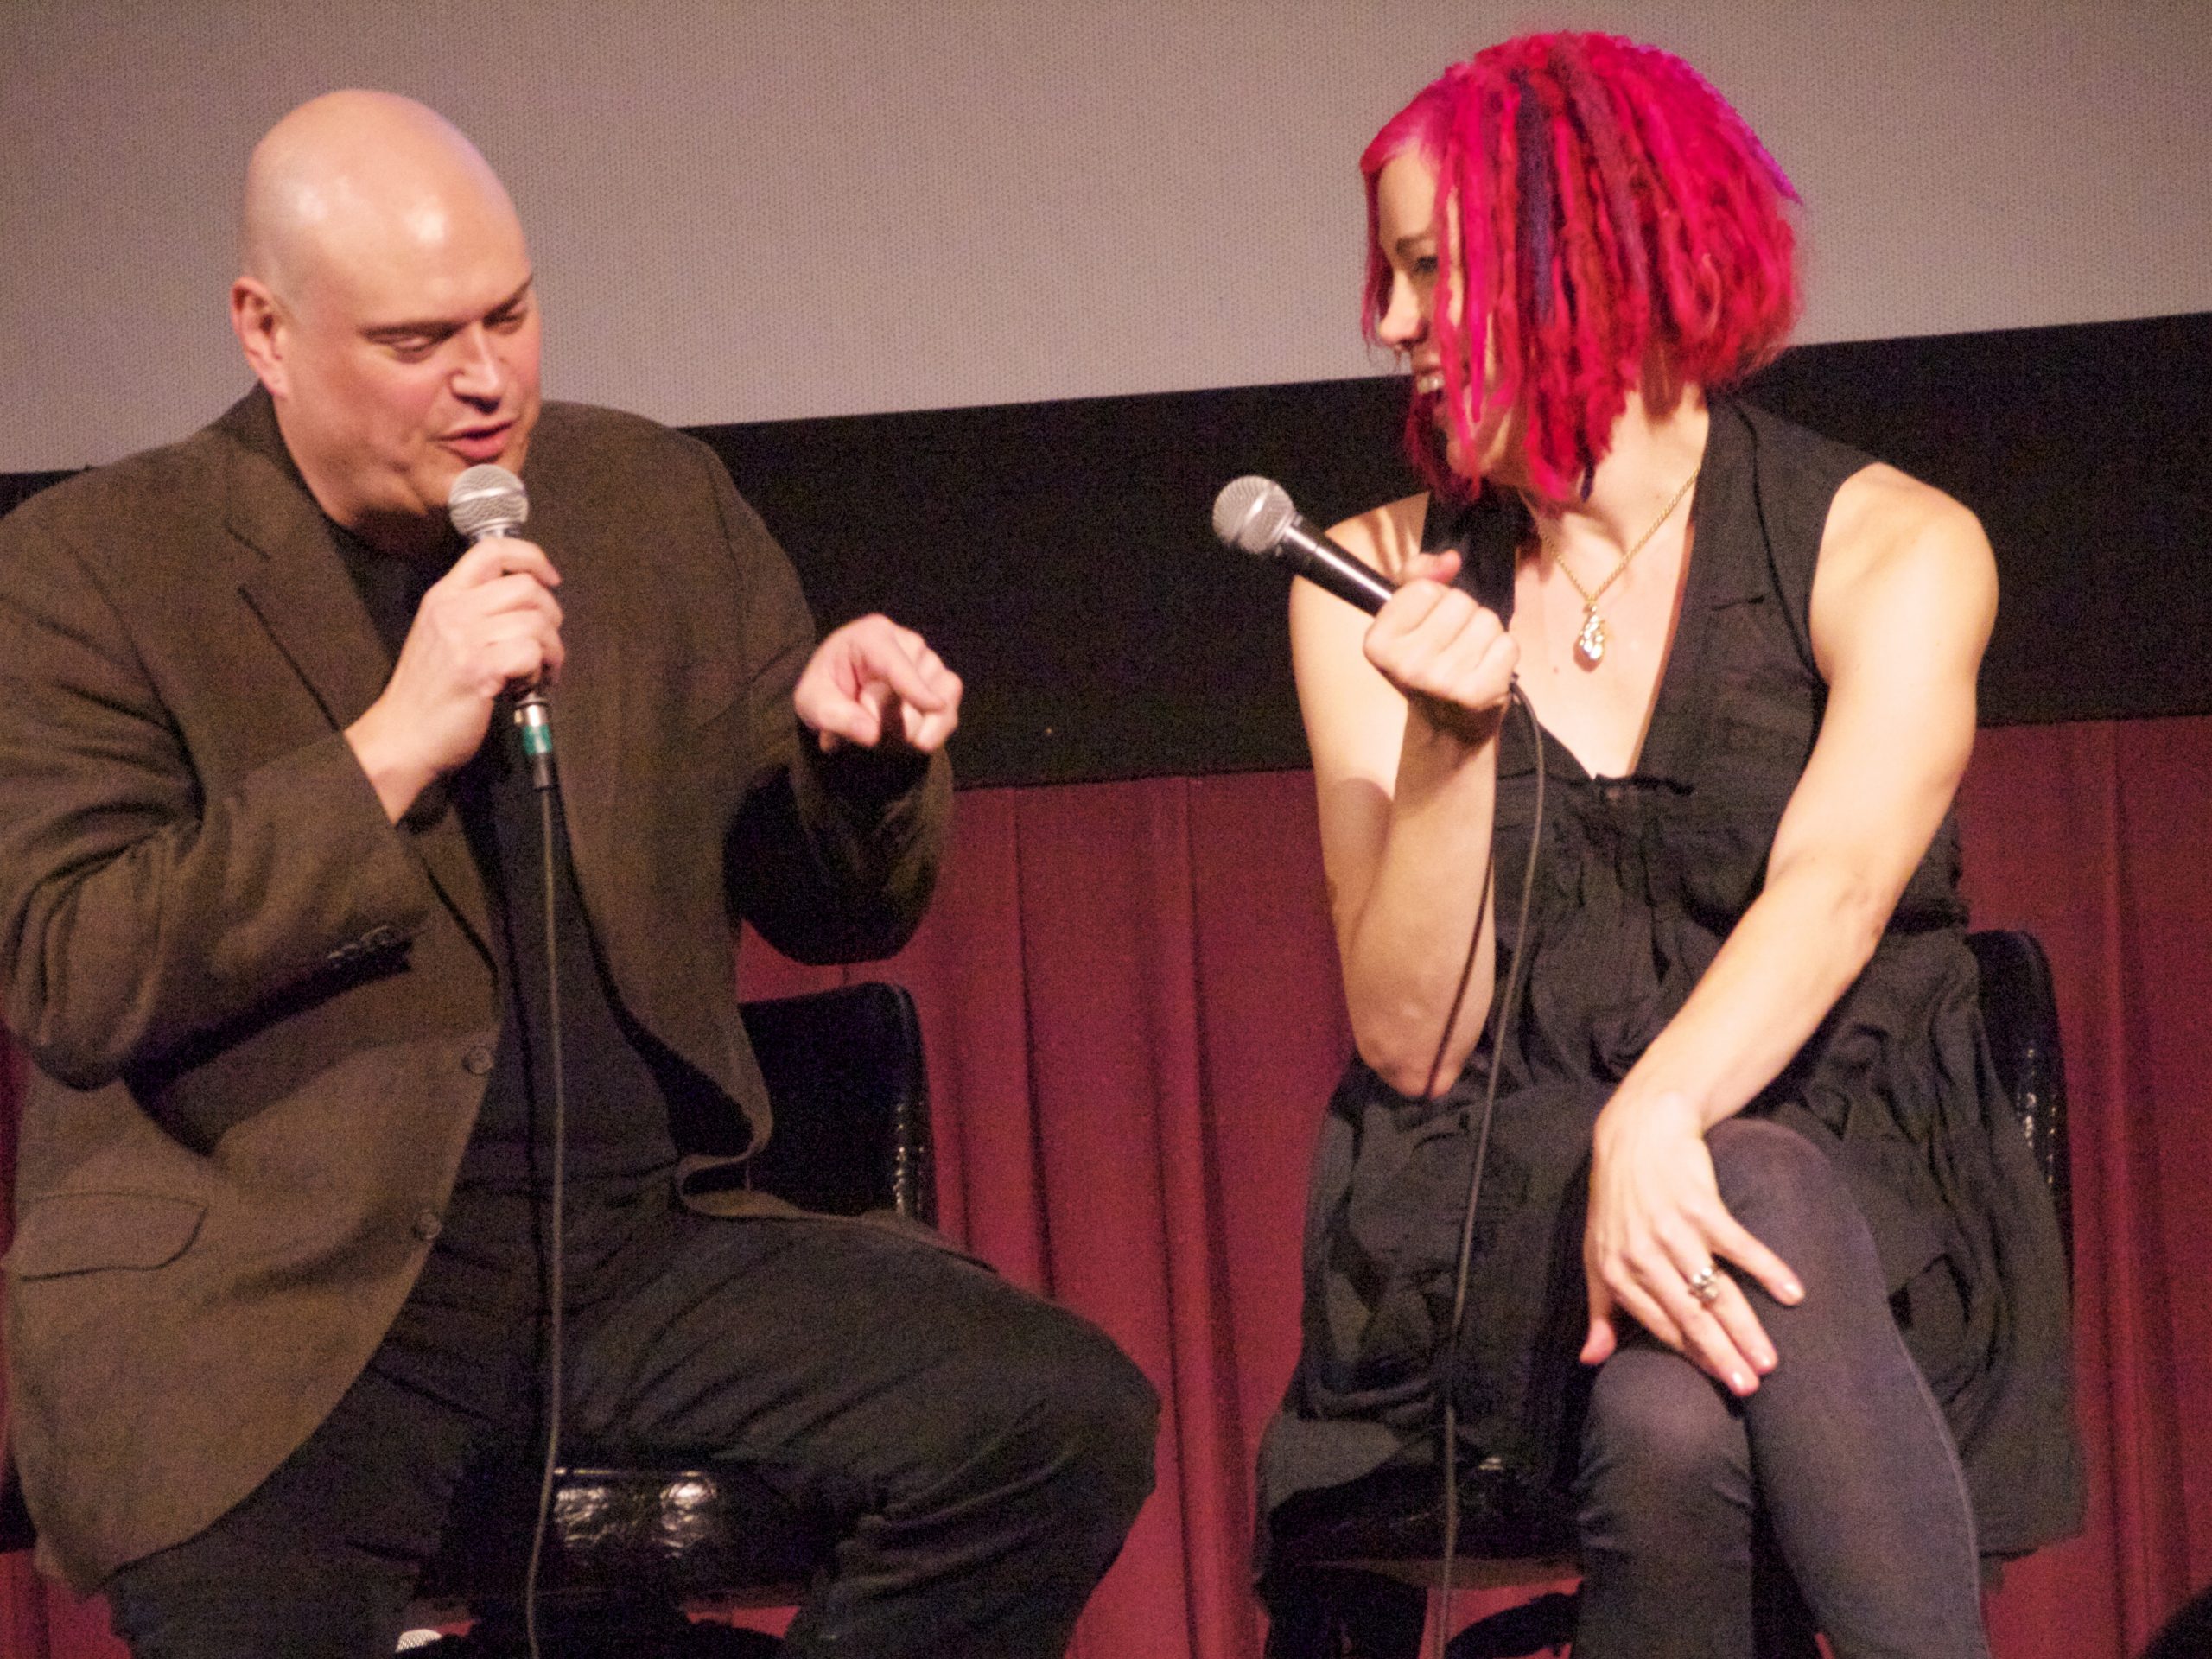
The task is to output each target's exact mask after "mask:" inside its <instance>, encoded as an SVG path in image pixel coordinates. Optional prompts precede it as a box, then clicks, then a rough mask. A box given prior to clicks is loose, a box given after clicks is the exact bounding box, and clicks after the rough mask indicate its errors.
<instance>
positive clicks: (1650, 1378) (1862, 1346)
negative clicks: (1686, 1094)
mask: <svg viewBox="0 0 2212 1659" xmlns="http://www.w3.org/2000/svg"><path fill="white" fill-rule="evenodd" d="M1707 1144H1708V1145H1709V1146H1710V1147H1711V1148H1712V1152H1713V1166H1714V1168H1715V1170H1716V1171H1717V1173H1718V1174H1719V1181H1720V1194H1721V1198H1722V1200H1723V1201H1724V1202H1725V1203H1726V1205H1727V1206H1728V1208H1729V1210H1730V1211H1731V1213H1732V1214H1733V1215H1734V1216H1735V1217H1736V1218H1737V1219H1738V1221H1740V1222H1742V1223H1743V1224H1744V1225H1745V1227H1747V1228H1749V1229H1750V1230H1751V1232H1752V1233H1753V1234H1754V1235H1755V1236H1757V1237H1758V1238H1760V1239H1761V1240H1763V1241H1764V1242H1765V1243H1766V1244H1767V1245H1768V1246H1769V1247H1770V1248H1771V1249H1773V1250H1774V1251H1775V1252H1776V1254H1777V1255H1780V1256H1781V1257H1782V1258H1783V1261H1785V1262H1789V1265H1790V1267H1791V1268H1793V1269H1794V1270H1795V1271H1796V1274H1797V1275H1798V1277H1799V1279H1800V1280H1801V1281H1802V1282H1803V1284H1804V1286H1805V1290H1806V1295H1805V1300H1803V1301H1802V1302H1801V1303H1799V1304H1798V1305H1797V1306H1796V1307H1783V1306H1780V1305H1779V1304H1777V1303H1776V1302H1775V1301H1774V1300H1772V1299H1771V1298H1770V1297H1769V1296H1768V1295H1767V1294H1765V1293H1764V1291H1762V1290H1761V1289H1759V1288H1758V1286H1757V1285H1756V1284H1754V1283H1752V1282H1751V1281H1749V1280H1747V1279H1744V1278H1742V1277H1741V1276H1740V1275H1739V1276H1738V1282H1739V1283H1740V1284H1742V1285H1743V1287H1744V1290H1745V1294H1746V1295H1747V1296H1748V1297H1749V1298H1750V1299H1751V1306H1752V1308H1753V1309H1754V1311H1756V1312H1757V1313H1758V1316H1759V1319H1760V1321H1761V1322H1762V1323H1763V1324H1764V1325H1765V1326H1766V1329H1767V1332H1768V1334H1769V1335H1770V1336H1771V1337H1772V1338H1773V1339H1774V1344H1775V1348H1776V1350H1777V1352H1778V1353H1779V1355H1780V1356H1781V1360H1782V1363H1781V1364H1780V1365H1778V1366H1777V1368H1776V1369H1775V1370H1774V1371H1773V1373H1772V1374H1771V1375H1770V1376H1767V1377H1766V1378H1764V1380H1763V1381H1762V1382H1761V1383H1760V1385H1759V1387H1758V1390H1757V1391H1756V1392H1754V1393H1753V1394H1752V1395H1751V1397H1750V1398H1749V1399H1748V1400H1745V1401H1741V1402H1738V1401H1736V1400H1734V1399H1733V1398H1732V1397H1731V1396H1730V1395H1729V1394H1728V1393H1727V1391H1726V1389H1723V1388H1722V1387H1720V1385H1719V1384H1718V1383H1714V1382H1713V1380H1712V1379H1711V1378H1710V1377H1707V1376H1706V1375H1705V1374H1704V1373H1703V1372H1701V1371H1700V1370H1697V1369H1696V1368H1695V1367H1694V1366H1693V1365H1692V1364H1691V1363H1689V1362H1688V1361H1687V1360H1685V1359H1683V1358H1682V1357H1681V1356H1679V1355H1677V1354H1675V1353H1673V1352H1670V1351H1668V1350H1667V1349H1665V1348H1662V1347H1661V1346H1659V1345H1658V1344H1656V1343H1653V1342H1651V1341H1650V1340H1649V1339H1648V1338H1644V1339H1639V1340H1636V1341H1631V1342H1630V1343H1627V1344H1624V1346H1623V1347H1622V1348H1621V1350H1620V1351H1618V1353H1616V1354H1615V1355H1614V1356H1613V1357H1612V1358H1611V1359H1610V1360H1608V1361H1607V1362H1606V1363H1605V1365H1604V1366H1603V1367H1602V1368H1601V1369H1600V1370H1599V1373H1598V1376H1597V1377H1596V1379H1595V1381H1594V1383H1593V1384H1592V1391H1591V1401H1590V1410H1589V1415H1588V1419H1587V1421H1586V1425H1585V1427H1584V1430H1583V1440H1582V1464H1581V1474H1580V1484H1579V1497H1580V1528H1581V1548H1582V1563H1583V1572H1584V1577H1583V1584H1582V1604H1581V1611H1580V1618H1579V1620H1578V1622H1577V1625H1576V1631H1575V1640H1574V1653H1575V1656H1576V1659H1631V1656H1632V1659H1754V1656H1756V1659H1781V1656H1783V1655H1795V1654H1798V1653H1804V1652H1808V1651H1810V1649H1809V1643H1808V1638H1807V1637H1806V1635H1805V1633H1804V1630H1803V1628H1802V1627H1803V1626H1804V1625H1805V1624H1806V1623H1807V1622H1808V1618H1809V1624H1812V1625H1816V1626H1817V1627H1818V1628H1819V1629H1820V1630H1821V1631H1822V1632H1824V1633H1825V1634H1826V1635H1827V1638H1828V1641H1829V1643H1830V1645H1831V1646H1832V1647H1833V1648H1834V1651H1835V1653H1836V1654H1837V1656H1838V1659H1987V1655H1988V1647H1987V1643H1986V1641H1985V1639H1984V1637H1983V1634H1982V1628H1981V1611H1980V1580H1979V1563H1978V1561H1977V1559H1976V1555H1975V1550H1974V1522H1973V1517H1972V1514H1971V1511H1970V1510H1969V1507H1968V1500H1967V1491H1966V1485H1965V1482H1964V1479H1963V1478H1962V1477H1961V1473H1960V1470H1959V1463H1958V1457H1957V1453H1956V1452H1955V1451H1954V1449H1953V1447H1952V1445H1951V1439H1950V1434H1949V1431H1948V1429H1947V1428H1946V1427H1945V1426H1944V1423H1943V1418H1942V1412H1941V1411H1940V1410H1939V1409H1938V1408H1937V1407H1936V1402H1935V1399H1934V1397H1933V1396H1932V1395H1930V1394H1929V1391H1928V1385H1927V1383H1925V1382H1924V1381H1923V1379H1922V1377H1921V1375H1920V1371H1919V1368H1918V1367H1917V1366H1916V1365H1915V1364H1914V1363H1913V1362H1912V1358H1911V1356H1910V1354H1908V1353H1907V1352H1906V1351H1905V1346H1904V1339H1903V1338H1901V1337H1899V1335H1898V1334H1897V1325H1896V1324H1895V1322H1894V1320H1893V1319H1891V1313H1890V1306H1889V1300H1888V1298H1887V1296H1886V1295H1885V1294H1884V1285H1883V1278H1882V1271H1881V1265H1880V1262H1878V1260H1877V1258H1876V1256H1875V1254H1874V1243H1873V1239H1872V1236H1871V1235H1870V1234H1869V1233H1868V1231H1867V1230H1866V1222H1865V1220H1864V1218H1863V1217H1861V1216H1860V1215H1859V1210H1858V1207H1857V1205H1855V1204H1853V1201H1852V1199H1851V1198H1850V1195H1849V1194H1848V1193H1847V1192H1846V1191H1845V1190H1844V1187H1843V1185H1842V1182H1841V1180H1840V1179H1839V1178H1838V1176H1837V1175H1836V1173H1835V1170H1834V1166H1833V1165H1831V1164H1830V1163H1829V1161H1828V1160H1827V1158H1826V1157H1825V1156H1824V1155H1823V1154H1821V1152H1819V1151H1818V1150H1817V1149H1816V1148H1815V1147H1813V1146H1812V1144H1811V1143H1810V1142H1808V1141H1806V1140H1805V1139H1804V1138H1803V1137H1802V1136H1801V1135H1797V1134H1796V1133H1794V1132H1793V1131H1791V1130H1789V1129H1786V1128H1779V1127H1777V1126H1776V1125H1774V1124H1770V1123H1765V1122H1758V1121H1755V1120H1748V1119H1742V1118H1737V1119H1732V1120H1730V1121H1729V1122H1726V1123H1723V1124H1720V1125H1719V1127H1717V1128H1714V1129H1713V1132H1712V1134H1711V1135H1709V1136H1708V1137H1707ZM1793 1584H1794V1588H1793ZM1800 1595H1802V1604H1801V1603H1800V1602H1799V1600H1798V1598H1799V1596H1800ZM1272 1601H1273V1605H1271V1606H1270V1609H1269V1611H1270V1613H1271V1615H1272V1616H1273V1617H1274V1622H1275V1625H1276V1627H1277V1628H1276V1630H1275V1633H1274V1637H1272V1638H1271V1640H1270V1642H1269V1643H1268V1651H1269V1653H1270V1654H1279V1655H1283V1656H1293V1655H1295V1656H1298V1659H1308V1656H1319V1655H1323V1654H1327V1655H1329V1656H1331V1659H1334V1656H1337V1655H1339V1654H1344V1653H1351V1654H1362V1655H1375V1656H1378V1659H1379V1656H1384V1655H1390V1654H1402V1655H1408V1656H1410V1655H1411V1653H1412V1652H1413V1644H1414V1638H1413V1637H1412V1636H1411V1635H1410V1634H1408V1632H1409V1631H1418V1630H1419V1629H1420V1604H1419V1599H1418V1592H1411V1591H1408V1590H1405V1589H1403V1588H1402V1586H1395V1585H1391V1584H1388V1583H1386V1582H1385V1581H1383V1580H1376V1579H1372V1578H1353V1577H1351V1576H1349V1575H1347V1576H1344V1577H1342V1578H1338V1579H1334V1580H1323V1579H1321V1578H1319V1577H1318V1576H1317V1578H1316V1579H1315V1580H1313V1581H1312V1582H1309V1583H1306V1584H1303V1585H1300V1586H1295V1587H1294V1588H1291V1589H1290V1593H1287V1594H1285V1593H1278V1595H1277V1596H1276V1597H1274V1598H1272ZM1806 1609H1809V1616H1808V1615H1807V1613H1806V1611H1805V1610H1806Z"/></svg>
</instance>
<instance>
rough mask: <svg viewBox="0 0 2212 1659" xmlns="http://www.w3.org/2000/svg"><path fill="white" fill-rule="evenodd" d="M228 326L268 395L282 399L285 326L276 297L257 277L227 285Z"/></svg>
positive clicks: (239, 279) (284, 376) (286, 385)
mask: <svg viewBox="0 0 2212 1659" xmlns="http://www.w3.org/2000/svg"><path fill="white" fill-rule="evenodd" d="M231 327H232V332H234V333H235V334H237V335H238V344H239V345H240V346H243V347H244V348H245V360H246V362H247V363H248V364H249V365H251V366H252V369H253V372H254V374H255V375H256V377H257V378H259V380H260V381H261V384H262V385H264V386H266V387H267V388H268V389H269V395H270V397H283V396H284V394H285V392H286V391H287V390H288V377H287V376H286V374H285V365H284V346H285V344H286V341H285V338H284V336H285V334H286V332H287V329H288V327H289V325H288V323H287V322H286V320H285V318H284V315H283V311H282V309H281V308H279V307H278V306H277V296H275V295H273V294H271V293H270V291H269V288H268V285H267V284H266V283H263V282H262V281H261V280H260V279H259V278H258V277H239V278H238V281H236V282H235V283H232V284H231Z"/></svg>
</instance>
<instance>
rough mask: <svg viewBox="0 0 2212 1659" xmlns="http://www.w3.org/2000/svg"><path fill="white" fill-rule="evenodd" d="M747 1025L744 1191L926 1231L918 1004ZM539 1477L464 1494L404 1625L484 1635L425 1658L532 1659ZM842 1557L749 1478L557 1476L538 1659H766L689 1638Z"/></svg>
mask: <svg viewBox="0 0 2212 1659" xmlns="http://www.w3.org/2000/svg"><path fill="white" fill-rule="evenodd" d="M743 1014H744V1016H745V1027H746V1031H747V1034H748V1035H749V1036H750V1037H751V1038H752V1040H753V1052H754V1054H755V1055H756V1056H757V1057H758V1058H759V1060H760V1070H761V1073H762V1075H763V1076H764V1077H766V1081H767V1084H768V1096H769V1099H770V1101H771V1102H772V1103H773V1106H774V1109H775V1115H776V1129H775V1134H774V1135H773V1136H772V1138H771V1140H770V1141H769V1144H768V1146H767V1147H766V1148H764V1149H763V1151H762V1152H761V1154H760V1156H759V1157H758V1158H756V1159H754V1160H751V1161H750V1162H749V1163H748V1164H747V1165H746V1166H744V1167H745V1169H746V1171H747V1179H748V1183H749V1184H750V1185H755V1186H757V1187H759V1188H760V1189H762V1190H765V1191H767V1192H773V1193H775V1194H776V1195H777V1196H779V1197H780V1198H787V1199H789V1200H790V1201H791V1202H792V1203H794V1204H797V1205H800V1206H801V1207H803V1208H805V1209H809V1210H814V1211H823V1212H827V1213H829V1214H836V1215H858V1214H861V1212H863V1211H869V1210H881V1209H893V1210H896V1211H899V1213H900V1214H902V1215H905V1216H906V1217H909V1218H911V1219H912V1220H915V1221H918V1222H931V1221H934V1220H935V1219H936V1215H937V1191H936V1185H935V1183H934V1179H933V1174H932V1170H931V1146H930V1118H929V1084H928V1080H927V1077H926V1076H925V1072H924V1070H923V1065H922V1040H921V1029H920V1027H919V1026H918V1024H917V1023H916V1020H915V1017H914V1003H913V998H912V996H911V995H909V994H908V993H907V992H906V989H905V988H903V987H900V986H896V985H887V984H882V983H877V982H870V983H864V984H858V985H849V986H845V987H842V988H839V989H836V990H829V991H821V992H817V993H815V994H814V995H808V996H794V997H785V998H779V999H777V1000H775V1001H760V1002H748V1003H747V1004H746V1005H745V1006H744V1008H743ZM541 1473H542V1471H541V1469H540V1468H539V1466H538V1465H536V1464H534V1463H532V1464H529V1465H521V1464H517V1465H508V1466H501V1467H496V1468H489V1469H483V1470H477V1471H471V1473H470V1475H469V1476H468V1477H467V1478H466V1479H465V1480H464V1482H463V1484H462V1487H461V1491H460V1493H459V1494H458V1495H457V1497H456V1498H455V1502H454V1510H453V1513H452V1516H450V1518H449V1520H448V1524H447V1529H446V1535H445V1539H444V1541H443V1543H442V1547H441V1548H440V1550H439V1553H438V1554H437V1556H436V1558H435V1560H432V1561H431V1562H429V1565H428V1566H427V1567H425V1568H424V1570H423V1575H422V1578H421V1580H420V1581H419V1582H418V1584H417V1586H416V1605H415V1607H414V1609H413V1610H412V1616H411V1619H410V1622H412V1623H414V1624H417V1625H421V1626H428V1625H435V1624H454V1623H458V1622H460V1621H461V1619H463V1618H474V1621H475V1624H474V1628H472V1629H471V1630H469V1632H468V1633H467V1635H466V1636H463V1637H443V1638H440V1639H436V1640H423V1639H420V1638H419V1637H417V1638H410V1647H411V1648H412V1649H413V1650H415V1651H419V1652H424V1653H429V1654H434V1655H438V1656H441V1659H446V1656H467V1659H480V1656H507V1655H519V1654H521V1653H523V1652H524V1651H525V1644H524V1618H523V1607H522V1586H523V1579H524V1571H525V1568H526V1565H527V1562H528V1560H529V1554H530V1541H531V1531H532V1529H533V1528H534V1526H535V1524H536V1520H537V1499H538V1487H539V1481H540V1477H541ZM35 1536H36V1535H35V1531H34V1529H33V1527H32V1524H31V1519H30V1516H29V1513H28V1512H27V1511H26V1510H24V1508H23V1504H22V1491H21V1489H20V1487H19V1486H18V1485H17V1483H16V1478H15V1471H14V1469H13V1467H12V1466H10V1468H9V1470H8V1471H7V1481H6V1484H5V1488H4V1490H0V1552H4V1551H10V1550H19V1549H28V1548H30V1547H31V1545H32V1543H33V1542H34V1541H35ZM835 1542H836V1539H835V1537H834V1535H832V1534H831V1533H830V1532H829V1529H827V1527H826V1526H825V1525H824V1524H823V1520H822V1518H821V1517H818V1516H810V1515H806V1514H804V1513H801V1512H798V1510H794V1509H793V1507H792V1506H791V1504H790V1503H787V1502H785V1500H784V1499H783V1498H782V1497H779V1495H778V1494H776V1493H775V1492H773V1491H770V1490H769V1489H768V1488H767V1487H766V1486H765V1485H764V1484H761V1483H760V1481H759V1480H757V1479H756V1478H753V1477H751V1476H750V1475H748V1474H747V1473H746V1472H745V1471H743V1470H742V1469H733V1468H718V1467H716V1466H715V1465H712V1464H711V1463H709V1462H706V1461H704V1460H703V1459H702V1460H701V1461H698V1462H695V1463H669V1464H664V1465H653V1466H642V1465H632V1466H624V1467H592V1468H582V1467H580V1468H569V1469H562V1470H559V1471H556V1477H555V1482H554V1492H553V1515H552V1522H551V1525H550V1529H549V1533H548V1536H547V1539H546V1545H545V1550H544V1554H543V1560H542V1562H541V1564H540V1569H539V1584H540V1599H539V1618H538V1622H539V1632H540V1637H541V1643H540V1645H541V1649H542V1651H543V1654H544V1655H545V1656H546V1659H590V1656H600V1655H606V1656H613V1655H617V1654H620V1655H623V1656H641V1659H644V1656H663V1655H667V1656H674V1655H679V1654H684V1655H702V1656H703V1655H724V1656H735V1655H745V1656H755V1655H763V1654H772V1653H773V1652H774V1651H775V1650H776V1649H777V1647H778V1646H779V1643H776V1642H775V1641H774V1640H773V1639H772V1637H766V1636H761V1635H759V1634H758V1633H756V1632H753V1631H749V1630H732V1629H728V1628H726V1627H724V1626H721V1625H719V1624H693V1623H692V1622H691V1621H690V1619H689V1618H687V1616H686V1614H685V1611H684V1610H685V1607H686V1605H687V1604H700V1603H706V1604H714V1605H722V1606H755V1607H779V1606H787V1605H791V1604H792V1603H793V1602H796V1601H797V1600H798V1599H800V1598H801V1597H802V1596H803V1595H804V1592H805V1591H806V1588H807V1586H808V1585H809V1582H810V1580H812V1579H813V1578H814V1576H815V1575H816V1574H817V1573H818V1572H819V1571H820V1570H821V1568H822V1567H823V1565H824V1564H825V1563H826V1561H827V1560H828V1556H829V1550H830V1548H832V1547H833V1546H834V1544H835Z"/></svg>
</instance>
